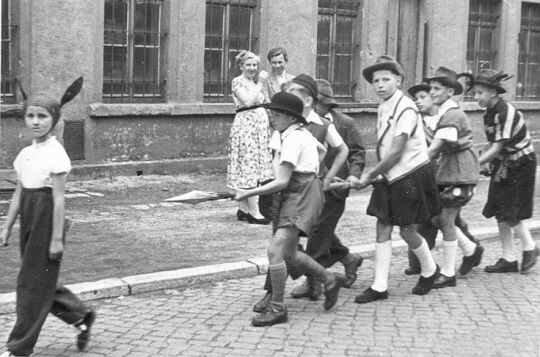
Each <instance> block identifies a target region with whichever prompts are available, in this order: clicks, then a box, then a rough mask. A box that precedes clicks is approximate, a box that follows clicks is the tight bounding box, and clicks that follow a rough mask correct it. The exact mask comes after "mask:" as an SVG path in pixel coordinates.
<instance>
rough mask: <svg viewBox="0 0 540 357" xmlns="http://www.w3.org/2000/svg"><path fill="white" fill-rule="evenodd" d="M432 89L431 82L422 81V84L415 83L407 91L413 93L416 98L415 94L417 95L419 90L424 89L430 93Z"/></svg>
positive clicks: (412, 95)
mask: <svg viewBox="0 0 540 357" xmlns="http://www.w3.org/2000/svg"><path fill="white" fill-rule="evenodd" d="M430 89H431V87H430V86H429V84H427V83H420V84H415V85H414V86H412V87H410V88H409V89H407V93H409V94H410V95H411V97H413V98H414V96H415V95H416V93H418V92H421V91H424V92H428V93H429V90H430Z"/></svg>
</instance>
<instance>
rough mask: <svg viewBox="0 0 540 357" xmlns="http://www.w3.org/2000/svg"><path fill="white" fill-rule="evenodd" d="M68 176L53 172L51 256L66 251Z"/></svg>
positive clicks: (59, 255)
mask: <svg viewBox="0 0 540 357" xmlns="http://www.w3.org/2000/svg"><path fill="white" fill-rule="evenodd" d="M66 178H67V174H66V173H62V174H53V175H52V182H53V187H52V190H53V207H54V208H53V229H52V239H51V245H50V246H49V258H50V259H59V258H61V256H62V253H63V251H64V242H63V238H64V220H65V201H66V198H65V197H66V196H65V192H66Z"/></svg>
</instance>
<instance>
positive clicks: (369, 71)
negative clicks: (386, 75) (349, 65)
mask: <svg viewBox="0 0 540 357" xmlns="http://www.w3.org/2000/svg"><path fill="white" fill-rule="evenodd" d="M385 69H386V70H388V71H391V72H393V73H395V74H397V75H398V76H401V77H402V78H403V77H405V72H404V71H403V67H401V65H400V64H399V63H398V62H397V61H396V59H395V58H394V57H392V56H389V55H383V56H379V57H377V60H376V61H375V63H374V64H372V65H371V66H367V67H366V68H364V70H363V71H362V75H363V76H364V78H365V79H366V81H368V82H369V83H371V82H372V81H373V73H374V72H375V71H381V70H385Z"/></svg>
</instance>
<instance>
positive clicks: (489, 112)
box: [473, 69, 540, 273]
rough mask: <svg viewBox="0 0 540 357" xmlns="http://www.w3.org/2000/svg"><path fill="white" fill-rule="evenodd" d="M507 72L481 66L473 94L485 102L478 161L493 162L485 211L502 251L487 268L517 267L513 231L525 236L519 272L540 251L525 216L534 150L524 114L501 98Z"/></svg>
mask: <svg viewBox="0 0 540 357" xmlns="http://www.w3.org/2000/svg"><path fill="white" fill-rule="evenodd" d="M508 78H510V76H509V75H508V74H506V73H504V72H502V71H501V72H498V71H495V70H492V69H487V70H482V71H480V73H479V74H478V76H477V77H476V78H474V80H473V86H474V98H475V99H476V100H477V101H478V103H479V104H480V106H482V107H486V112H485V114H484V128H485V133H486V137H487V140H488V141H489V144H490V146H489V149H488V150H486V151H485V152H484V153H482V155H481V156H480V165H484V164H490V165H491V170H490V171H491V179H490V183H489V192H488V199H487V202H486V205H485V207H484V210H483V212H482V213H483V215H484V216H485V217H486V218H491V217H495V219H496V220H497V224H498V225H499V234H500V238H501V243H502V250H503V255H502V258H500V259H499V260H498V261H497V262H496V263H495V264H494V265H488V266H486V269H485V270H486V272H488V273H506V272H517V271H518V262H517V259H516V256H515V255H514V246H513V238H514V237H513V233H514V232H516V233H517V235H518V236H519V237H520V239H521V249H522V260H521V272H522V273H524V272H526V271H528V270H530V269H531V268H532V267H533V266H534V265H535V264H536V260H537V258H538V255H539V254H540V251H539V249H538V246H537V245H536V243H535V242H534V240H533V238H532V236H531V233H530V232H529V230H528V229H527V227H526V226H525V224H524V222H523V220H525V219H527V218H530V217H531V216H532V209H533V195H534V184H535V175H536V155H535V153H534V147H533V144H532V141H531V134H530V132H529V130H528V129H527V125H526V123H525V119H524V118H523V115H522V114H521V113H520V112H519V111H517V110H516V108H515V107H514V106H513V105H512V104H510V103H507V102H506V101H505V100H504V99H502V98H501V97H500V95H501V94H503V93H505V92H506V90H505V89H504V88H503V87H502V86H501V81H504V80H506V79H508Z"/></svg>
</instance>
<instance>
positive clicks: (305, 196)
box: [235, 92, 346, 326]
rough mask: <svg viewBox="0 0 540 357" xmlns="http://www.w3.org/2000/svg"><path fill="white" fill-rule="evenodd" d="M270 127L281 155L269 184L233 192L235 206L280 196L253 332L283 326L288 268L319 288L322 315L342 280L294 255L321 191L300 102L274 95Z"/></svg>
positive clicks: (306, 232)
mask: <svg viewBox="0 0 540 357" xmlns="http://www.w3.org/2000/svg"><path fill="white" fill-rule="evenodd" d="M266 107H267V109H268V112H269V117H270V123H271V125H272V127H273V128H274V130H277V131H278V132H279V133H280V134H281V152H280V157H279V166H278V168H277V171H276V173H275V177H276V178H275V180H274V181H271V182H269V183H267V184H265V185H263V186H259V187H257V188H253V189H250V190H237V193H236V196H235V200H242V199H245V198H247V197H250V196H254V195H263V194H269V193H273V192H279V191H281V192H282V198H281V207H280V210H279V221H278V223H277V225H276V228H277V229H276V231H275V233H274V235H273V238H272V241H271V242H270V246H269V247H268V260H269V266H268V269H269V271H270V280H271V285H272V291H271V298H270V301H269V304H268V305H267V306H266V307H265V309H264V311H263V312H261V313H260V314H259V315H257V316H255V317H254V318H253V319H252V324H253V325H254V326H270V325H274V324H277V323H283V322H286V321H287V319H288V316H287V307H286V306H285V304H284V295H285V284H286V281H287V276H288V273H287V266H286V265H285V263H287V265H288V266H291V267H293V268H294V269H297V270H299V271H301V272H302V273H303V274H308V275H311V276H314V277H315V278H316V279H317V280H319V281H322V282H323V283H324V287H325V296H326V300H325V303H324V308H325V310H329V309H331V308H332V307H333V306H334V305H335V304H336V302H337V298H338V294H339V289H340V288H341V286H342V284H343V283H344V282H345V280H346V279H345V276H342V275H339V274H332V273H330V272H328V271H327V270H326V269H325V268H323V267H322V266H321V265H320V264H318V263H317V262H316V261H315V260H313V259H312V258H311V257H309V256H308V255H307V254H304V253H302V252H299V251H297V245H298V239H299V236H300V235H301V234H303V235H309V234H310V232H311V230H312V228H313V227H314V225H315V224H316V222H317V220H318V218H319V216H320V214H321V211H322V206H323V188H322V183H321V181H320V180H319V179H318V178H317V177H316V174H317V173H318V171H319V154H318V152H317V140H316V139H315V138H314V137H313V135H312V134H311V133H310V132H309V131H308V130H307V129H306V128H305V127H304V126H303V125H305V124H306V120H305V119H304V117H303V116H302V111H303V107H304V105H303V103H302V100H300V98H298V97H296V96H295V95H293V94H290V93H286V92H279V93H277V94H276V95H275V96H274V97H273V98H272V102H271V103H270V104H268V105H267V106H266Z"/></svg>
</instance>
